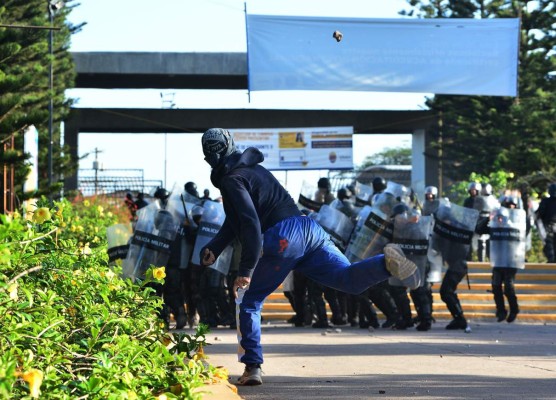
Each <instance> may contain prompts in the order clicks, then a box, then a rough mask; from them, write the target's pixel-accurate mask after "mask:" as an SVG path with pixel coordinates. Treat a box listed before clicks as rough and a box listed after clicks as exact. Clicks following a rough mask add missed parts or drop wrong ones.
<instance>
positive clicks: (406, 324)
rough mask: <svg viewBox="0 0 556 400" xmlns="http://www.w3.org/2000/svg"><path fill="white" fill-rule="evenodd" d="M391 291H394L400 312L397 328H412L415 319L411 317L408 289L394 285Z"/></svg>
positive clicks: (393, 295) (393, 294)
mask: <svg viewBox="0 0 556 400" xmlns="http://www.w3.org/2000/svg"><path fill="white" fill-rule="evenodd" d="M390 293H392V297H393V298H394V302H395V303H396V307H397V309H398V312H399V316H398V320H397V321H396V325H395V328H396V329H399V330H405V329H407V328H411V327H412V326H413V319H412V318H411V305H410V304H409V298H408V297H407V289H406V288H405V287H403V286H392V287H391V288H390Z"/></svg>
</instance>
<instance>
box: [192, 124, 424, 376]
mask: <svg viewBox="0 0 556 400" xmlns="http://www.w3.org/2000/svg"><path fill="white" fill-rule="evenodd" d="M202 146H203V153H204V155H205V160H206V161H207V163H208V164H209V165H210V166H211V167H212V172H211V181H212V183H213V185H214V186H215V187H216V188H218V189H219V190H220V192H221V194H222V198H223V204H224V209H225V212H226V220H225V221H224V224H223V226H222V228H221V229H220V230H219V232H218V233H217V235H216V236H215V237H214V238H213V239H212V240H211V241H210V242H209V243H208V244H207V245H206V246H205V247H204V248H203V249H202V250H201V255H200V256H201V260H202V264H203V265H205V266H208V265H211V264H213V263H214V262H215V261H216V259H217V258H218V256H219V255H220V253H222V251H223V250H224V249H225V248H226V247H227V246H228V245H229V244H230V243H231V242H232V240H233V239H234V238H236V237H237V238H238V239H239V240H240V242H241V261H240V265H239V269H238V274H237V277H236V279H235V281H234V284H233V288H232V289H233V291H234V293H236V292H237V300H236V304H237V305H238V321H239V326H238V328H239V332H238V338H239V344H240V348H239V351H240V355H239V359H240V362H242V363H244V364H245V371H244V373H243V375H242V376H241V377H240V378H239V381H238V383H239V384H240V385H260V384H262V378H261V364H262V363H263V354H262V347H261V309H262V305H263V303H264V300H265V299H266V297H267V296H268V295H269V294H271V293H272V292H274V291H275V290H276V288H277V287H278V286H279V285H280V284H281V283H282V282H283V280H284V279H285V278H286V276H287V275H288V273H289V272H290V271H291V270H298V271H300V272H302V273H304V274H305V275H307V276H308V277H309V278H311V279H313V280H315V281H317V282H319V283H321V284H323V285H325V286H328V287H332V288H335V289H337V290H342V291H345V292H348V293H354V294H357V293H361V292H363V291H364V290H365V289H367V288H368V287H369V286H371V285H375V284H377V283H379V282H381V281H384V280H387V279H388V278H389V277H390V276H396V277H397V278H400V279H401V280H402V281H403V282H405V284H406V285H407V286H409V287H411V288H415V287H417V286H419V284H420V281H421V278H420V275H419V271H418V269H417V267H416V266H415V264H413V263H412V262H411V261H409V260H408V259H407V258H405V256H404V255H403V252H402V250H401V249H400V248H399V247H398V246H396V245H388V246H386V247H385V249H384V254H380V255H377V256H375V257H371V258H368V259H364V260H362V261H360V262H356V263H354V264H350V262H349V261H348V260H347V259H346V257H345V256H344V255H343V254H342V253H341V252H340V250H338V248H337V247H336V246H335V245H334V244H333V243H332V241H331V240H330V237H329V236H328V235H327V234H326V232H325V231H324V230H323V229H322V228H321V227H320V225H319V224H318V223H316V222H315V221H314V220H312V219H311V218H307V217H305V216H302V214H301V211H300V210H299V208H298V207H297V206H296V204H295V202H294V200H293V199H292V198H291V196H290V195H289V194H288V192H287V191H286V190H285V189H284V188H283V187H282V186H281V185H280V183H279V182H278V181H277V180H276V178H275V177H274V176H273V175H272V174H271V173H270V172H269V171H268V170H266V169H265V168H264V167H262V166H261V165H259V164H260V163H261V162H262V161H263V160H264V157H263V154H262V153H261V152H260V151H259V150H258V149H256V148H247V149H246V150H245V151H244V152H243V153H242V152H240V151H238V150H237V149H236V146H235V144H234V141H233V138H232V136H231V135H230V133H229V132H228V131H227V130H225V129H222V128H212V129H209V130H208V131H206V132H205V133H204V134H203V137H202ZM263 238H264V241H263ZM263 244H264V245H263Z"/></svg>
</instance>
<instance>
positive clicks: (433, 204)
mask: <svg viewBox="0 0 556 400" xmlns="http://www.w3.org/2000/svg"><path fill="white" fill-rule="evenodd" d="M438 205H439V200H438V199H435V200H425V201H424V202H423V215H434V213H436V210H438Z"/></svg>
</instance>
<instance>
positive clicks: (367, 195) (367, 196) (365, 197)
mask: <svg viewBox="0 0 556 400" xmlns="http://www.w3.org/2000/svg"><path fill="white" fill-rule="evenodd" d="M354 195H355V205H356V206H357V207H364V206H368V205H370V204H371V200H372V197H373V188H372V187H370V186H368V185H364V184H362V183H359V182H356V184H355V193H354Z"/></svg>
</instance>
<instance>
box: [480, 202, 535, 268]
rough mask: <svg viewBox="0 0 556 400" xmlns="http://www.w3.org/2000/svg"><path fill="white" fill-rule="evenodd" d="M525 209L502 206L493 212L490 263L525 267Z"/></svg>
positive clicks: (497, 265)
mask: <svg viewBox="0 0 556 400" xmlns="http://www.w3.org/2000/svg"><path fill="white" fill-rule="evenodd" d="M525 218H526V213H525V210H519V209H510V208H505V207H500V208H499V209H498V210H494V211H493V212H492V213H491V218H490V221H489V224H488V226H489V228H490V265H491V266H492V267H493V268H496V267H508V268H518V269H524V268H525Z"/></svg>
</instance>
